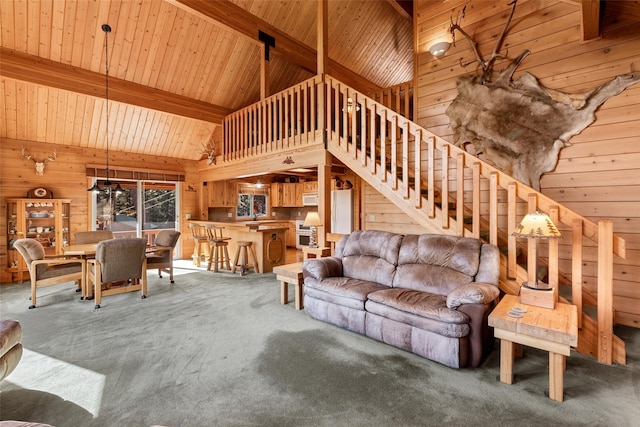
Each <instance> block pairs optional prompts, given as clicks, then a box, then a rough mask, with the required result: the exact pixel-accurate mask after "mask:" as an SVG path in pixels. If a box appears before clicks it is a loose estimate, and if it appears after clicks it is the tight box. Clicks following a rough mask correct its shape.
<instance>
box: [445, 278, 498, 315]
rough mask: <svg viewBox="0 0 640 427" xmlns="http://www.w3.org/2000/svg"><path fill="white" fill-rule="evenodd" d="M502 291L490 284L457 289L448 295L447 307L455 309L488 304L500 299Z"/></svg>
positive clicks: (465, 286)
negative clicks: (463, 305) (466, 305)
mask: <svg viewBox="0 0 640 427" xmlns="http://www.w3.org/2000/svg"><path fill="white" fill-rule="evenodd" d="M499 295H500V289H499V288H498V287H497V286H494V285H490V284H488V283H477V282H474V283H470V284H468V285H462V286H458V287H457V288H455V289H454V290H453V291H451V292H450V293H449V295H447V307H449V308H451V309H455V308H456V307H459V306H460V305H462V304H487V303H490V302H492V301H495V300H497V299H498V296H499Z"/></svg>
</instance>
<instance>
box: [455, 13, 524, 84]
mask: <svg viewBox="0 0 640 427" xmlns="http://www.w3.org/2000/svg"><path fill="white" fill-rule="evenodd" d="M517 3H518V0H513V1H512V2H511V3H509V5H510V6H511V14H510V15H509V19H508V20H507V23H506V24H505V26H504V29H503V30H502V34H500V38H499V39H498V42H497V43H496V46H495V47H494V49H493V52H492V53H491V57H490V58H489V59H488V60H486V61H485V60H484V59H482V56H481V55H480V52H479V51H478V47H477V46H476V42H475V41H473V39H472V38H471V36H470V35H469V34H467V32H466V31H464V30H463V29H462V27H461V26H460V21H461V20H462V18H464V13H465V9H466V8H467V7H466V6H465V7H464V8H463V9H462V13H459V14H458V16H457V17H456V22H455V23H454V22H453V18H452V19H451V26H450V27H449V32H450V33H451V37H452V39H453V45H454V46H455V44H456V34H455V33H456V31H460V33H462V35H463V36H464V38H466V39H467V41H468V42H469V44H471V47H472V48H473V52H474V53H475V55H476V61H477V62H478V64H479V65H480V68H482V82H483V83H484V82H488V81H491V77H492V74H493V64H494V62H496V59H504V58H506V54H504V55H502V54H500V48H501V47H502V43H503V42H504V38H505V36H506V35H507V30H508V29H509V25H511V19H512V18H513V14H514V12H515V11H516V4H517ZM471 63H473V61H469V62H467V63H463V62H462V61H460V65H461V66H463V67H466V66H467V65H469V64H471Z"/></svg>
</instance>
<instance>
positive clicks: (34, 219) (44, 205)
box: [6, 189, 71, 281]
mask: <svg viewBox="0 0 640 427" xmlns="http://www.w3.org/2000/svg"><path fill="white" fill-rule="evenodd" d="M38 190H39V189H38ZM6 202H7V209H6V214H7V242H8V245H7V246H8V247H7V263H8V268H7V271H9V272H11V273H18V276H19V278H20V281H22V273H24V272H25V271H28V269H27V267H26V265H25V263H24V260H23V259H22V256H20V254H19V253H18V251H17V250H16V249H14V247H13V243H14V242H15V241H16V240H17V239H22V238H25V237H26V238H33V239H37V240H38V241H39V242H40V243H42V246H43V247H44V250H45V254H46V255H48V256H53V255H62V254H63V247H64V246H67V245H68V244H69V242H70V232H69V227H70V226H69V221H70V213H71V200H68V199H35V198H31V199H7V201H6Z"/></svg>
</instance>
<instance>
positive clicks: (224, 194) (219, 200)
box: [207, 181, 238, 208]
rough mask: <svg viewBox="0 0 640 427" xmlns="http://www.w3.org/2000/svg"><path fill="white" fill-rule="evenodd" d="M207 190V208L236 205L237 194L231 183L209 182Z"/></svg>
mask: <svg viewBox="0 0 640 427" xmlns="http://www.w3.org/2000/svg"><path fill="white" fill-rule="evenodd" d="M207 187H208V188H209V207H215V208H217V207H235V206H236V205H237V204H238V192H237V189H236V183H235V182H233V181H211V182H209V185H208V186H207Z"/></svg>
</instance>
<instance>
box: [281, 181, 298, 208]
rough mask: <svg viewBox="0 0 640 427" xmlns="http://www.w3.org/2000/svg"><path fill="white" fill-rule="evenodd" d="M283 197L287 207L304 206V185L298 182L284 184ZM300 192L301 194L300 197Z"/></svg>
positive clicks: (284, 204)
mask: <svg viewBox="0 0 640 427" xmlns="http://www.w3.org/2000/svg"><path fill="white" fill-rule="evenodd" d="M282 186H283V187H282V199H283V206H285V207H298V206H302V186H301V184H298V183H284V184H282ZM298 194H299V195H300V196H299V197H298Z"/></svg>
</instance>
